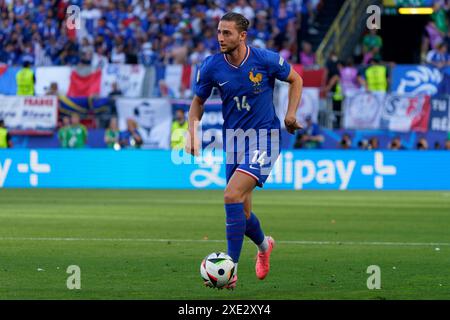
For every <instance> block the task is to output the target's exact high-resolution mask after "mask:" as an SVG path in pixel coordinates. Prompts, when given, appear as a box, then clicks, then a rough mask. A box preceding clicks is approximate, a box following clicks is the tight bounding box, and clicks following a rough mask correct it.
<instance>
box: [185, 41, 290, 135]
mask: <svg viewBox="0 0 450 320" xmlns="http://www.w3.org/2000/svg"><path fill="white" fill-rule="evenodd" d="M290 70H291V66H290V65H289V64H288V63H287V62H286V61H284V59H283V58H282V57H280V55H279V54H277V53H275V52H273V51H269V50H265V49H260V48H254V47H250V46H247V52H246V56H245V59H244V60H243V61H242V63H241V64H240V65H239V66H235V65H233V64H231V63H230V62H229V61H228V60H227V58H226V55H225V54H222V53H219V54H215V55H212V56H209V57H207V58H206V59H205V60H204V61H203V63H202V65H201V66H200V68H199V70H198V72H197V78H196V83H195V88H194V92H195V94H196V95H197V96H198V97H200V98H202V99H203V100H206V99H207V98H208V97H209V96H210V95H211V90H212V88H213V87H217V88H218V90H219V92H220V97H221V99H222V115H223V119H224V123H223V129H224V130H226V129H235V130H236V129H243V130H248V129H255V130H259V129H268V130H269V129H279V128H280V121H279V119H278V118H277V116H276V113H275V106H274V105H273V90H274V85H275V79H279V80H282V81H286V79H287V77H288V75H289V72H290Z"/></svg>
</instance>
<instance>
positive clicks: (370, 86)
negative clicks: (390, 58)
mask: <svg viewBox="0 0 450 320" xmlns="http://www.w3.org/2000/svg"><path fill="white" fill-rule="evenodd" d="M388 77H389V73H388V68H387V67H386V66H384V65H382V64H380V61H379V60H378V59H376V58H373V59H371V60H370V65H369V67H367V68H366V70H365V71H364V72H363V75H358V80H359V82H360V84H361V86H363V87H364V88H365V89H366V90H368V91H371V92H379V93H386V91H387V88H388Z"/></svg>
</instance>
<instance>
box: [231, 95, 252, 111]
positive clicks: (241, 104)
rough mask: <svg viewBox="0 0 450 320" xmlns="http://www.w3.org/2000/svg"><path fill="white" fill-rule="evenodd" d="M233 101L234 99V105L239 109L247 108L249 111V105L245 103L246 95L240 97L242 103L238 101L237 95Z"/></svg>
mask: <svg viewBox="0 0 450 320" xmlns="http://www.w3.org/2000/svg"><path fill="white" fill-rule="evenodd" d="M234 101H236V107H237V109H238V110H239V111H241V110H242V109H247V111H250V108H251V107H250V105H249V104H248V103H247V96H243V97H242V103H241V101H239V97H234Z"/></svg>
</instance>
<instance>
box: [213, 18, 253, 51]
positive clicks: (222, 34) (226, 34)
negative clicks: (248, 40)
mask: <svg viewBox="0 0 450 320" xmlns="http://www.w3.org/2000/svg"><path fill="white" fill-rule="evenodd" d="M246 34H247V33H246V32H245V31H242V32H239V30H238V29H237V27H236V23H235V22H234V21H220V22H219V26H218V28H217V40H218V41H219V45H220V52H222V53H227V54H229V53H232V52H233V51H234V50H236V49H237V48H238V47H239V44H240V43H241V42H242V41H245V37H246Z"/></svg>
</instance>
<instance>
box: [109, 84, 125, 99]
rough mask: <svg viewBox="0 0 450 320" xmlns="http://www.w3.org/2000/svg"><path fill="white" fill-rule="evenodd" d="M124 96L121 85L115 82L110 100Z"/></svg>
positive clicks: (110, 93) (112, 85)
mask: <svg viewBox="0 0 450 320" xmlns="http://www.w3.org/2000/svg"><path fill="white" fill-rule="evenodd" d="M122 95H123V92H122V90H120V88H119V84H118V83H117V82H113V83H112V84H111V91H110V92H109V94H108V96H109V97H110V98H115V97H120V96H122Z"/></svg>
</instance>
